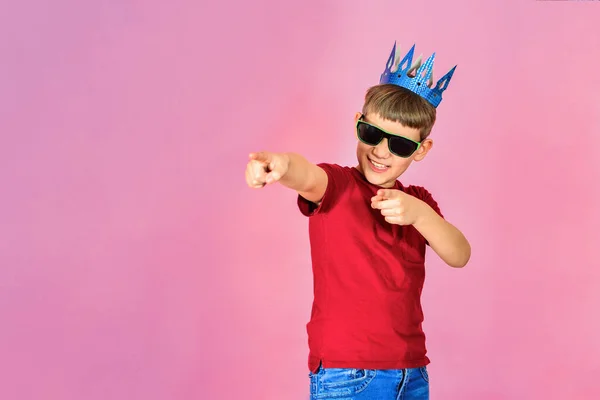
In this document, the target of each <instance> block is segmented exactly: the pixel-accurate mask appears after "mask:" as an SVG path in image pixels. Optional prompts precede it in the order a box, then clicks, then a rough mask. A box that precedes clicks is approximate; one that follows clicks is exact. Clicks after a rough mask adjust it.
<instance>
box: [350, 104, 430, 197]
mask: <svg viewBox="0 0 600 400" xmlns="http://www.w3.org/2000/svg"><path fill="white" fill-rule="evenodd" d="M361 115H362V114H361V113H356V116H355V117H354V122H355V123H356V122H357V121H358V120H359V119H360V117H361ZM363 120H364V121H366V122H368V123H370V124H372V125H376V126H377V127H379V128H381V129H383V130H384V131H387V132H389V133H392V134H395V135H399V136H404V137H407V138H409V139H412V140H414V141H417V142H418V141H419V140H420V132H419V130H418V129H416V128H409V127H406V126H404V125H402V124H401V123H400V122H393V121H389V120H386V119H383V118H381V117H380V116H379V115H378V114H367V115H364V116H363ZM432 145H433V141H432V140H431V139H425V140H424V141H423V142H422V144H421V146H420V147H419V149H418V150H417V151H415V152H414V153H413V155H411V156H410V157H408V158H402V157H399V156H397V155H395V154H392V153H390V149H389V147H388V139H387V138H384V139H383V140H382V141H381V142H380V143H379V144H378V145H377V146H370V145H368V144H365V143H363V142H361V141H360V140H359V141H358V145H357V148H356V157H357V158H358V167H357V168H358V170H359V171H360V172H361V173H362V174H363V175H364V176H365V178H366V179H367V180H368V181H369V182H370V183H372V184H373V185H377V186H381V187H384V188H390V187H393V186H394V183H395V182H396V179H398V177H399V176H400V175H402V173H404V171H406V169H407V168H408V166H409V165H410V163H412V162H413V160H414V161H421V160H422V159H423V158H425V155H427V152H428V151H429V150H430V149H431V146H432Z"/></svg>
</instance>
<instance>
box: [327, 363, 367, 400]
mask: <svg viewBox="0 0 600 400" xmlns="http://www.w3.org/2000/svg"><path fill="white" fill-rule="evenodd" d="M375 375H376V371H375V370H372V369H343V368H327V369H324V370H323V373H322V374H321V376H320V379H319V381H320V382H319V383H320V385H319V386H320V388H319V389H320V390H318V392H319V396H318V397H319V398H321V399H326V398H336V397H343V396H351V395H353V394H358V393H360V392H362V391H363V390H365V389H366V388H367V386H368V385H369V383H371V381H372V380H373V379H374V378H375Z"/></svg>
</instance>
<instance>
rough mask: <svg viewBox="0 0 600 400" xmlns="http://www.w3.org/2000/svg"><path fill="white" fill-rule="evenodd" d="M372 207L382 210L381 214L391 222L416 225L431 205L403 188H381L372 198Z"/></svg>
mask: <svg viewBox="0 0 600 400" xmlns="http://www.w3.org/2000/svg"><path fill="white" fill-rule="evenodd" d="M371 207H372V208H375V209H378V210H381V215H383V216H384V217H385V220H386V221H387V222H389V223H390V224H397V225H414V224H415V223H416V222H417V221H418V219H419V217H421V216H422V215H424V214H425V212H426V208H427V207H429V206H428V205H427V203H425V202H424V201H422V200H419V199H417V198H416V197H414V196H411V195H410V194H406V193H404V192H403V191H401V190H396V189H380V190H378V191H377V195H375V196H373V197H372V198H371Z"/></svg>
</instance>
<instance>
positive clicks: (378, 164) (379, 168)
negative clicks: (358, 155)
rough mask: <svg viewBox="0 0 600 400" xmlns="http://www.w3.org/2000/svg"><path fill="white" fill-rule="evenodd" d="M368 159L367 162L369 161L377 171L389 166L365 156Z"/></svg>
mask: <svg viewBox="0 0 600 400" xmlns="http://www.w3.org/2000/svg"><path fill="white" fill-rule="evenodd" d="M367 158H368V160H369V163H371V166H373V167H374V168H375V169H377V170H378V171H385V170H387V169H388V168H389V166H387V165H385V164H380V163H378V162H376V161H373V160H371V159H370V158H369V157H367Z"/></svg>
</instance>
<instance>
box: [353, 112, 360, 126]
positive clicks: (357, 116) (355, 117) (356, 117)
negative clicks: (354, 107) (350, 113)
mask: <svg viewBox="0 0 600 400" xmlns="http://www.w3.org/2000/svg"><path fill="white" fill-rule="evenodd" d="M361 116H362V113H361V112H357V113H356V114H354V125H356V123H357V122H358V120H359V119H360V117H361Z"/></svg>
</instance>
